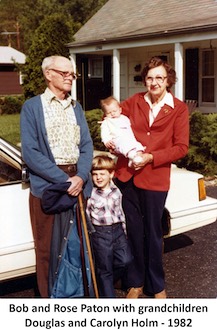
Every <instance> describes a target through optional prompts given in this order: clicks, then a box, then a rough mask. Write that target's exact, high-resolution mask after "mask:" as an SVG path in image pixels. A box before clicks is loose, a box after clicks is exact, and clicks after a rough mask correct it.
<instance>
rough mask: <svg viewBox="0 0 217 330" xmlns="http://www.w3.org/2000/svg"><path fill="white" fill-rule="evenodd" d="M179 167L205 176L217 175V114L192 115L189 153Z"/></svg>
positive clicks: (178, 163) (179, 162) (179, 163)
mask: <svg viewBox="0 0 217 330" xmlns="http://www.w3.org/2000/svg"><path fill="white" fill-rule="evenodd" d="M177 165H178V166H181V167H185V168H187V169H188V170H192V171H197V172H200V173H202V174H203V175H213V174H216V173H217V114H208V115H205V114H202V113H201V112H198V111H195V112H193V113H192V114H191V116H190V146H189V152H188V155H187V156H186V157H184V158H183V159H181V160H179V161H178V162H177Z"/></svg>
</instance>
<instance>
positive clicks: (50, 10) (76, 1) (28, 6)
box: [0, 0, 108, 54]
mask: <svg viewBox="0 0 217 330" xmlns="http://www.w3.org/2000/svg"><path fill="white" fill-rule="evenodd" d="M107 1H108V0H28V1H26V0H19V1H17V0H10V1H9V0H0V30H1V31H11V32H16V30H17V28H19V39H20V46H21V48H20V50H21V51H22V52H24V53H25V54H28V50H29V48H30V46H31V44H32V39H33V38H34V35H35V31H36V29H37V28H38V27H39V26H40V25H41V22H43V21H44V19H45V18H46V17H49V16H51V15H53V14H59V15H62V16H65V18H64V21H65V20H67V22H68V24H69V25H72V26H73V29H74V32H76V31H77V30H78V29H79V28H80V27H81V26H82V25H83V24H84V23H85V22H86V21H87V20H88V19H89V18H90V17H91V16H93V15H94V14H95V12H96V11H97V10H98V9H100V7H102V6H103V5H104V4H105V3H106V2H107ZM56 32H57V33H58V31H56ZM7 37H8V36H7V35H1V34H0V42H1V44H5V45H7V44H8V39H7ZM52 37H53V35H52V36H50V38H49V39H52ZM16 40H17V36H16V35H15V34H13V35H11V46H12V47H14V48H17V42H16ZM71 41H72V40H70V41H69V42H71Z"/></svg>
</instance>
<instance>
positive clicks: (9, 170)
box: [0, 150, 21, 185]
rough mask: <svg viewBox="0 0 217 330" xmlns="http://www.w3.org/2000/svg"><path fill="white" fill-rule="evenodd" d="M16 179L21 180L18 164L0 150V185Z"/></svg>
mask: <svg viewBox="0 0 217 330" xmlns="http://www.w3.org/2000/svg"><path fill="white" fill-rule="evenodd" d="M16 181H21V168H20V164H18V163H17V162H16V161H15V160H13V159H12V158H11V157H9V156H8V155H7V154H6V153H4V152H3V151H2V150H0V185H2V184H7V183H11V182H16Z"/></svg>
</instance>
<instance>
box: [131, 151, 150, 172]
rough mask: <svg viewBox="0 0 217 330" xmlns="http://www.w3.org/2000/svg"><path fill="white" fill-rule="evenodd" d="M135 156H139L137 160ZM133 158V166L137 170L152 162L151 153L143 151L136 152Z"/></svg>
mask: <svg viewBox="0 0 217 330" xmlns="http://www.w3.org/2000/svg"><path fill="white" fill-rule="evenodd" d="M137 156H138V157H139V161H137V160H136V158H137ZM136 158H135V160H133V163H132V165H133V168H134V169H135V170H136V171H137V170H141V168H143V167H144V166H145V165H146V164H149V163H152V162H153V155H152V154H148V153H143V152H138V153H137V155H136Z"/></svg>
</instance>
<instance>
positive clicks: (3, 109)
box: [0, 95, 24, 115]
mask: <svg viewBox="0 0 217 330" xmlns="http://www.w3.org/2000/svg"><path fill="white" fill-rule="evenodd" d="M23 103H24V96H23V95H19V96H5V97H1V98H0V114H1V115H3V114H8V115H11V114H15V113H20V111H21V108H22V105H23Z"/></svg>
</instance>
